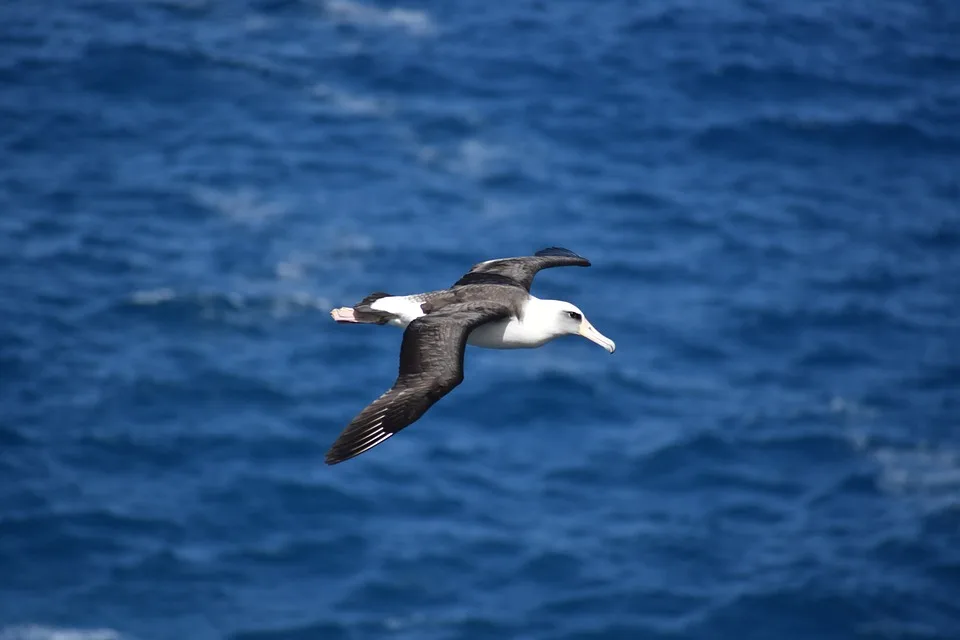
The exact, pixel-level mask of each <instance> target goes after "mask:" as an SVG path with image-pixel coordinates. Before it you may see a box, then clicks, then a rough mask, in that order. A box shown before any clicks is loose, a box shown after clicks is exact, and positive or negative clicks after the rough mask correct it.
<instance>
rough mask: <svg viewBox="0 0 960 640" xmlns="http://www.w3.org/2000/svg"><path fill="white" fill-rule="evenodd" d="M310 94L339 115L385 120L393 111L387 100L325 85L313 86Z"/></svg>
mask: <svg viewBox="0 0 960 640" xmlns="http://www.w3.org/2000/svg"><path fill="white" fill-rule="evenodd" d="M310 94H311V95H312V96H313V97H314V98H317V99H318V100H320V101H322V102H323V103H324V104H325V105H328V106H329V107H330V108H331V110H333V111H334V112H335V113H337V114H340V115H347V116H372V117H377V118H385V117H388V116H390V115H391V114H392V113H393V111H394V106H393V104H392V103H391V102H390V101H388V100H384V99H382V98H376V97H373V96H364V95H359V94H355V93H350V92H348V91H344V90H343V89H338V88H335V87H331V86H329V85H326V84H317V85H314V87H313V88H312V89H311V90H310Z"/></svg>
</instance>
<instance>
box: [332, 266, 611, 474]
mask: <svg viewBox="0 0 960 640" xmlns="http://www.w3.org/2000/svg"><path fill="white" fill-rule="evenodd" d="M589 266H590V261H589V260H587V259H586V258H584V257H582V256H579V255H577V254H575V253H573V252H572V251H570V250H568V249H562V248H559V247H551V248H549V249H543V250H541V251H537V252H536V253H535V254H534V255H532V256H523V257H517V258H500V259H497V260H487V261H486V262H481V263H479V264H476V265H474V266H473V268H472V269H470V271H469V272H468V273H467V274H466V275H464V276H463V277H462V278H460V279H459V280H458V281H457V282H456V283H454V285H453V286H452V287H450V288H449V289H441V290H438V291H430V292H427V293H418V294H414V295H408V296H392V295H389V294H386V293H380V292H378V293H372V294H370V295H369V296H367V297H366V298H364V299H363V300H361V301H360V302H358V303H357V304H355V305H354V306H353V307H340V308H338V309H334V310H332V311H331V312H330V315H331V316H332V317H333V319H334V320H336V321H337V322H339V323H353V324H380V325H383V324H386V325H392V326H395V327H401V328H403V329H404V332H403V342H402V343H401V345H400V373H399V375H398V376H397V380H396V382H394V383H393V386H392V387H391V388H390V390H389V391H387V392H386V393H384V394H383V395H382V396H380V397H379V398H378V399H376V400H374V401H373V402H372V403H371V404H370V405H369V406H368V407H367V408H366V409H364V410H363V411H361V412H360V413H359V414H358V415H357V417H355V418H354V419H353V420H352V421H351V422H350V424H349V425H347V427H346V428H345V429H344V430H343V432H342V433H341V434H340V436H339V437H338V438H337V440H336V441H335V442H334V443H333V446H332V447H331V448H330V450H329V451H328V452H327V455H326V463H327V464H337V463H340V462H343V461H344V460H349V459H350V458H353V457H355V456H358V455H360V454H361V453H363V452H364V451H367V450H369V449H371V448H373V447H375V446H377V445H378V444H380V443H382V442H383V441H384V440H386V439H387V438H389V437H390V436H392V435H394V434H395V433H397V432H398V431H400V430H401V429H403V428H404V427H407V426H409V425H411V424H412V423H414V422H416V421H417V420H419V419H420V417H421V416H423V414H424V413H426V411H427V409H429V408H430V407H431V406H433V405H434V403H436V402H437V401H438V400H439V399H440V398H442V397H443V396H445V395H447V394H448V393H450V391H452V390H453V388H454V387H456V386H457V385H458V384H460V383H461V382H463V353H464V350H465V348H466V345H468V344H471V345H475V346H478V347H484V348H487V349H532V348H535V347H539V346H541V345H543V344H545V343H547V342H549V341H550V340H553V339H554V338H559V337H560V336H565V335H580V336H583V337H584V338H586V339H587V340H590V341H592V342H595V343H597V344H598V345H600V346H601V347H603V348H604V349H606V350H607V351H609V352H610V353H613V352H614V350H615V349H616V344H614V342H613V340H611V339H610V338H607V337H606V336H604V335H603V334H602V333H600V332H599V331H597V330H596V329H594V327H593V325H592V324H590V321H588V320H587V318H586V316H584V314H583V312H582V311H581V310H580V309H579V308H577V307H576V306H575V305H573V304H571V303H569V302H565V301H563V300H541V299H540V298H537V297H535V296H533V295H531V294H530V285H531V284H532V283H533V278H534V276H536V275H537V272H538V271H540V270H541V269H549V268H551V267H589Z"/></svg>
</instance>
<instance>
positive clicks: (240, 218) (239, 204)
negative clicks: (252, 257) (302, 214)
mask: <svg viewBox="0 0 960 640" xmlns="http://www.w3.org/2000/svg"><path fill="white" fill-rule="evenodd" d="M190 195H191V196H192V197H193V199H194V200H195V201H196V202H197V203H198V204H200V205H202V206H203V207H205V208H207V209H209V210H211V211H214V212H216V213H219V214H220V215H222V216H225V217H226V218H229V219H230V220H233V221H234V222H239V223H242V224H246V225H250V226H260V225H263V224H265V223H267V222H269V221H270V220H272V219H274V218H278V217H280V216H282V215H283V214H285V213H287V206H286V205H285V204H283V203H281V202H279V201H276V200H270V199H268V198H267V197H265V195H264V194H263V193H262V192H261V191H258V190H257V189H254V188H252V187H241V188H239V189H217V188H214V187H208V186H203V185H197V186H195V187H193V188H192V189H191V190H190Z"/></svg>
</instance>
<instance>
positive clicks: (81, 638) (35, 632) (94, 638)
mask: <svg viewBox="0 0 960 640" xmlns="http://www.w3.org/2000/svg"><path fill="white" fill-rule="evenodd" d="M0 640H133V638H131V637H130V636H127V635H123V634H121V633H120V632H118V631H114V630H113V629H105V628H104V629H74V628H70V627H51V626H46V625H40V624H26V625H17V626H11V627H3V628H0Z"/></svg>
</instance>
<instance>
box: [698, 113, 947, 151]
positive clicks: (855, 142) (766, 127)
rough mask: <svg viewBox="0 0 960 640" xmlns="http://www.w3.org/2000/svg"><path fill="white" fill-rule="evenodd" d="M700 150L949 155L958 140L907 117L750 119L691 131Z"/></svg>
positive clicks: (768, 117) (782, 117)
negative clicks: (795, 148)
mask: <svg viewBox="0 0 960 640" xmlns="http://www.w3.org/2000/svg"><path fill="white" fill-rule="evenodd" d="M691 139H692V144H693V145H694V146H695V147H696V148H697V149H698V150H701V151H709V152H723V153H729V154H733V155H738V156H739V155H745V154H746V155H751V156H756V154H758V153H762V154H763V156H768V155H773V154H777V155H780V154H782V153H788V150H786V149H784V148H783V147H782V146H781V145H782V144H783V143H786V142H790V143H794V144H799V145H808V146H810V145H823V146H827V147H830V148H831V149H835V150H838V151H844V152H850V151H853V150H856V151H865V152H871V153H876V154H879V153H880V152H881V151H884V152H886V151H911V152H917V153H923V154H930V153H936V152H939V153H955V152H957V151H958V150H960V138H958V137H956V136H954V135H949V134H940V133H934V132H932V131H930V130H929V129H928V128H927V127H925V126H922V125H920V124H916V123H912V122H908V121H894V120H886V121H884V120H870V119H867V118H857V119H849V118H847V117H837V118H822V117H821V118H812V117H806V118H799V117H789V116H781V117H770V116H767V117H756V118H750V119H746V120H739V121H736V122H727V123H723V124H714V125H709V126H707V127H706V128H705V129H703V130H701V131H698V132H695V133H693V135H692V138H691Z"/></svg>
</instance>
